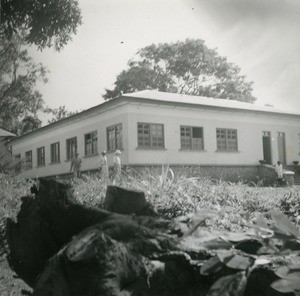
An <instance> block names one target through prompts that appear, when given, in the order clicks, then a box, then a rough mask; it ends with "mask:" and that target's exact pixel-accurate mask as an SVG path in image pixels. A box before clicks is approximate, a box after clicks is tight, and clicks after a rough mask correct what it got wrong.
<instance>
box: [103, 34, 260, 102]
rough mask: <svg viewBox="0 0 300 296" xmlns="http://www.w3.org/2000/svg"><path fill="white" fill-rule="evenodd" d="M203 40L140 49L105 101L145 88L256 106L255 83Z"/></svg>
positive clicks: (118, 77)
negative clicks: (253, 85) (253, 87)
mask: <svg viewBox="0 0 300 296" xmlns="http://www.w3.org/2000/svg"><path fill="white" fill-rule="evenodd" d="M240 70H241V69H240V68H239V67H238V66H237V65H234V64H232V63H229V62H228V61H227V59H226V58H225V57H221V56H219V55H218V53H217V51H216V50H215V49H210V48H208V47H207V46H206V45H205V43H204V41H203V40H200V39H196V40H194V39H187V40H185V41H181V42H179V41H178V42H176V43H162V44H158V45H154V44H152V45H149V46H147V47H145V48H142V49H141V50H139V51H138V52H137V54H136V56H135V58H134V59H132V60H130V61H129V62H128V69H127V70H123V71H122V72H121V73H120V74H119V75H118V76H117V79H116V81H115V87H114V88H113V89H111V90H109V89H106V93H105V94H104V98H105V99H111V98H114V97H117V96H119V95H121V94H122V93H131V92H135V91H141V90H145V89H154V90H159V91H164V92H172V93H180V94H189V95H197V96H206V97H212V98H220V99H227V100H238V101H243V102H250V103H253V102H254V101H255V98H254V96H253V95H252V82H247V80H246V77H245V76H243V75H241V74H240Z"/></svg>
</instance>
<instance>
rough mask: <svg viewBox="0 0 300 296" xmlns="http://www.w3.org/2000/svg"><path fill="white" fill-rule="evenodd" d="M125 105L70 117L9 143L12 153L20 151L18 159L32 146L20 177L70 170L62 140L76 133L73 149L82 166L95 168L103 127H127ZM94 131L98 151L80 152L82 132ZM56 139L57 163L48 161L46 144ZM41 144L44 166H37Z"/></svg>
mask: <svg viewBox="0 0 300 296" xmlns="http://www.w3.org/2000/svg"><path fill="white" fill-rule="evenodd" d="M126 108H127V107H126V106H119V108H115V109H112V110H109V111H107V112H103V113H101V114H94V115H93V116H89V117H86V118H84V119H81V120H80V121H73V122H72V123H71V124H66V125H64V126H61V127H55V126H54V127H53V129H51V130H48V131H46V132H41V133H40V134H33V135H32V136H30V135H29V136H28V137H25V138H24V139H20V140H19V141H16V142H15V144H13V145H12V153H13V155H17V154H21V159H23V160H24V159H25V152H26V151H29V150H32V160H33V163H32V167H33V168H32V169H30V170H22V173H21V175H22V176H24V177H30V178H31V177H37V176H39V177H43V176H53V175H59V174H64V173H68V172H69V171H70V164H71V162H70V161H69V160H68V161H67V160H66V140H67V139H69V138H72V137H77V149H78V153H79V157H81V158H82V167H81V168H82V170H88V169H97V168H98V167H99V157H100V153H101V151H103V150H107V138H106V128H107V127H109V126H111V125H114V124H118V123H122V127H123V133H124V131H125V134H126V130H127V112H126ZM95 130H96V131H97V135H98V154H99V155H96V156H86V157H85V156H84V135H85V134H86V133H90V132H93V131H95ZM55 142H60V163H58V164H50V161H51V159H50V157H51V156H50V145H51V144H52V143H55ZM42 146H45V166H42V167H37V151H36V150H37V148H39V147H42ZM127 146H128V138H127V137H123V148H124V151H128V149H127ZM107 158H108V162H109V164H110V165H112V158H113V153H108V155H107ZM127 159H128V156H127V154H126V153H123V154H122V160H123V161H124V163H127Z"/></svg>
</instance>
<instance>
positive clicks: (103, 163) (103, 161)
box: [100, 151, 108, 183]
mask: <svg viewBox="0 0 300 296" xmlns="http://www.w3.org/2000/svg"><path fill="white" fill-rule="evenodd" d="M100 174H101V177H102V180H103V181H104V182H106V183H107V182H108V164H107V157H106V151H103V152H101V157H100Z"/></svg>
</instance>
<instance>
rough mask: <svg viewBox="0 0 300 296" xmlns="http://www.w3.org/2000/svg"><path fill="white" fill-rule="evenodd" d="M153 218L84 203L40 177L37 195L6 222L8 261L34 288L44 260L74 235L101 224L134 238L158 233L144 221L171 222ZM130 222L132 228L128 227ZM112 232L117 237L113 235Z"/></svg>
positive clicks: (165, 224)
mask: <svg viewBox="0 0 300 296" xmlns="http://www.w3.org/2000/svg"><path fill="white" fill-rule="evenodd" d="M152 220H153V219H152ZM152 220H151V219H150V218H146V219H143V217H140V218H139V219H135V217H131V216H125V215H119V214H116V213H111V212H108V211H106V210H102V209H97V208H89V207H86V206H83V205H81V204H79V203H77V202H76V201H75V200H74V198H73V196H72V190H71V188H70V186H69V185H67V184H63V183H60V182H56V181H54V180H40V185H39V191H38V192H37V194H36V196H35V197H33V196H27V197H24V198H22V205H21V209H20V212H19V213H18V216H17V222H14V221H12V220H11V219H8V221H7V229H6V237H7V241H8V245H9V250H10V258H9V262H10V265H11V266H12V268H13V269H14V270H15V272H16V273H17V274H18V275H19V276H20V277H21V278H22V279H24V280H25V282H26V283H27V284H29V285H30V286H32V287H34V286H35V284H36V278H37V276H38V274H40V273H41V272H42V270H43V268H44V266H45V264H46V262H47V260H48V259H49V258H51V257H52V256H53V255H55V254H56V253H57V252H58V251H59V250H60V249H61V248H62V247H63V246H64V245H65V244H66V243H68V242H70V240H71V239H72V237H73V236H74V235H77V234H78V233H80V232H81V231H83V230H84V229H86V228H88V227H89V226H92V225H95V224H99V223H100V224H101V227H102V229H103V231H105V232H106V231H108V230H109V231H110V233H111V235H112V237H114V238H115V239H117V240H126V239H133V240H134V238H133V237H131V235H132V234H134V235H135V236H137V237H138V236H139V235H140V233H141V232H144V233H147V234H149V235H151V236H152V237H155V236H156V235H157V234H156V233H155V232H154V231H153V230H150V229H149V228H147V224H148V225H150V224H151V227H153V226H154V225H156V226H158V225H160V226H161V227H162V228H168V227H170V225H171V224H170V222H168V221H160V220H159V219H158V221H160V222H155V223H154V222H153V221H152ZM129 224H130V225H133V226H134V227H129ZM124 225H126V226H124ZM156 228H157V227H156ZM120 229H122V231H119V230H120ZM133 229H134V231H133ZM113 233H115V235H118V236H117V237H115V235H113Z"/></svg>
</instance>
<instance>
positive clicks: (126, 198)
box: [103, 186, 156, 216]
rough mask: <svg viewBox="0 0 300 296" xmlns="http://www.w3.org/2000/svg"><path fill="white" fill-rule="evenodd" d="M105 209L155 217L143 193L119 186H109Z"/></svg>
mask: <svg viewBox="0 0 300 296" xmlns="http://www.w3.org/2000/svg"><path fill="white" fill-rule="evenodd" d="M103 208H104V209H105V210H108V211H111V212H114V213H119V214H125V215H130V214H136V215H148V216H149V215H155V214H156V213H155V211H154V209H153V207H152V206H151V205H150V204H149V203H148V202H147V200H146V197H145V193H144V192H142V191H135V190H128V189H125V188H122V187H118V186H108V187H107V191H106V197H105V200H104V204H103Z"/></svg>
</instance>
